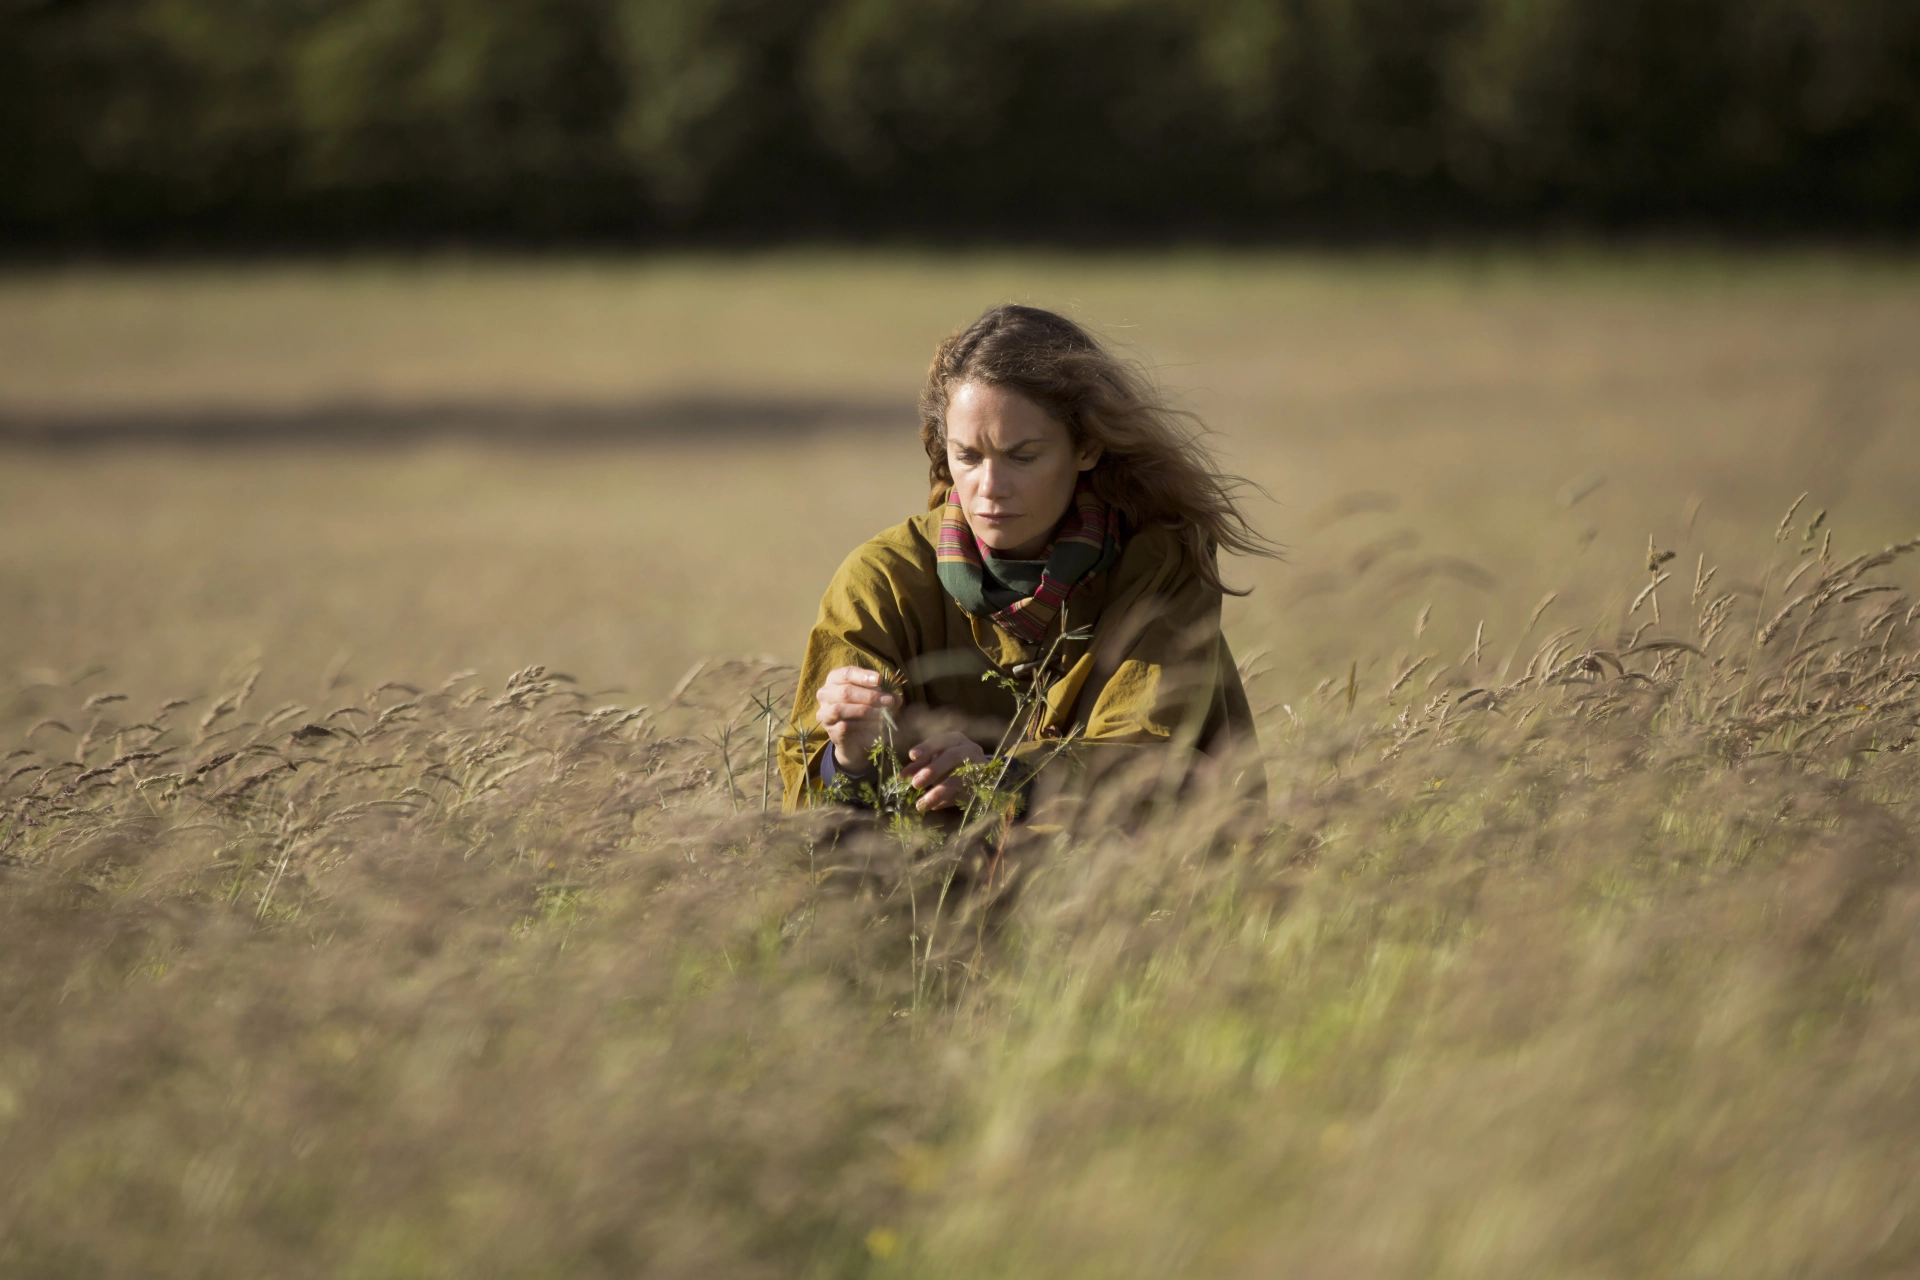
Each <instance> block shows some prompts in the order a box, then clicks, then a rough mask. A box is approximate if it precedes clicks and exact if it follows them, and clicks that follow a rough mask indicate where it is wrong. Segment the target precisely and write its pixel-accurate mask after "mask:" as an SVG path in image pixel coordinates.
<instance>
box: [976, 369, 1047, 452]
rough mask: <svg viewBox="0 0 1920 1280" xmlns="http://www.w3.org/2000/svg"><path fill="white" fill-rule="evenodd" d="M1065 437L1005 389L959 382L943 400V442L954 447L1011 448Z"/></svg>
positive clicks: (1042, 411)
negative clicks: (944, 436) (945, 420)
mask: <svg viewBox="0 0 1920 1280" xmlns="http://www.w3.org/2000/svg"><path fill="white" fill-rule="evenodd" d="M1067 438H1068V432H1067V428H1066V426H1065V425H1064V424H1062V423H1061V422H1059V421H1058V420H1057V419H1055V418H1052V417H1049V416H1048V415H1047V411H1046V410H1045V409H1042V408H1041V407H1040V406H1039V405H1037V404H1035V403H1034V402H1033V401H1031V400H1029V399H1027V397H1025V396H1023V395H1021V394H1020V393H1019V392H1018V391H1014V390H1012V389H1011V388H1008V387H997V386H990V385H988V384H986V383H982V382H963V383H961V384H960V385H959V386H958V387H955V388H954V390H953V394H952V395H951V396H950V397H948V400H947V439H948V440H949V441H951V442H952V443H954V444H964V445H969V446H971V447H974V448H985V447H991V448H995V449H1011V448H1014V447H1016V446H1018V445H1020V444H1023V443H1026V442H1029V441H1043V442H1044V441H1052V440H1064V439H1067Z"/></svg>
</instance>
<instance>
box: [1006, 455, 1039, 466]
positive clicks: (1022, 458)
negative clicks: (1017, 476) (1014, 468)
mask: <svg viewBox="0 0 1920 1280" xmlns="http://www.w3.org/2000/svg"><path fill="white" fill-rule="evenodd" d="M1007 456H1008V458H1009V459H1010V460H1011V461H1014V462H1017V463H1019V464H1020V465H1021V466H1023V467H1024V466H1026V465H1027V464H1028V463H1029V462H1032V461H1033V460H1034V458H1035V457H1036V456H1038V455H1036V454H1031V453H1014V454H1009V455H1007Z"/></svg>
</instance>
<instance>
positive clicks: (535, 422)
mask: <svg viewBox="0 0 1920 1280" xmlns="http://www.w3.org/2000/svg"><path fill="white" fill-rule="evenodd" d="M1009 297H1018V298H1022V299H1025V300H1030V301H1034V302H1038V303H1041V304H1044V305H1055V306H1060V307H1063V308H1066V309H1069V310H1072V311H1074V312H1075V313H1076V314H1078V315H1080V316H1081V317H1082V318H1084V319H1086V320H1088V321H1090V322H1092V323H1093V324H1095V325H1096V326H1097V327H1100V328H1101V329H1102V330H1103V331H1104V332H1106V333H1107V334H1108V335H1109V336H1111V337H1113V338H1115V339H1116V340H1118V341H1119V342H1120V343H1121V344H1122V345H1125V346H1127V347H1129V348H1130V349H1131V350H1132V351H1133V352H1134V353H1135V354H1137V355H1138V356H1140V357H1141V358H1142V359H1144V360H1146V361H1148V362H1150V363H1151V364H1152V365H1153V366H1154V367H1155V368H1156V369H1157V370H1158V372H1159V374H1160V376H1161V378H1162V379H1163V380H1164V381H1165V382H1166V383H1167V384H1168V385H1170V386H1172V387H1174V388H1176V389H1179V390H1180V391H1181V394H1182V396H1183V399H1184V402H1185V403H1187V404H1188V405H1189V406H1191V407H1193V408H1195V409H1196V410H1198V411H1199V412H1201V413H1202V415H1203V416H1204V417H1206V418H1207V420H1208V421H1209V422H1210V423H1212V424H1213V425H1214V426H1215V427H1216V428H1217V429H1218V431H1219V433H1220V434H1219V436H1218V441H1217V442H1218V445H1219V448H1220V451H1221V452H1222V453H1223V455H1225V456H1226V457H1227V459H1228V460H1229V462H1230V463H1231V464H1232V465H1233V466H1235V467H1236V468H1237V469H1239V470H1242V471H1244V472H1245V473H1246V474H1247V475H1248V476H1249V477H1251V478H1252V479H1254V480H1255V481H1257V482H1259V483H1260V484H1261V485H1263V486H1264V487H1265V489H1266V490H1267V492H1268V494H1269V495H1270V500H1269V499H1260V500H1259V501H1258V502H1257V503H1256V506H1255V509H1254V515H1255V517H1256V520H1257V521H1258V522H1259V523H1260V524H1261V525H1262V527H1264V528H1265V529H1267V530H1268V531H1269V532H1270V533H1272V534H1273V535H1274V536H1276V537H1277V538H1278V539H1280V540H1281V541H1282V542H1284V543H1286V544H1288V547H1289V555H1288V559H1287V560H1286V561H1285V562H1284V563H1280V564H1274V565H1267V564H1261V563H1244V564H1236V565H1232V566H1229V574H1228V576H1229V578H1230V579H1231V580H1233V581H1236V582H1239V583H1241V584H1243V585H1247V586H1250V587H1251V588H1252V589H1253V593H1252V595H1250V596H1249V597H1247V598H1246V599H1245V600H1243V601H1236V602H1233V603H1232V604H1231V606H1230V608H1229V611H1228V622H1227V626H1228V633H1229V638H1230V639H1231V640H1232V642H1233V644H1234V646H1235V649H1236V653H1237V654H1238V655H1239V656H1240V658H1241V661H1242V666H1243V669H1244V670H1245V672H1246V674H1247V676H1248V679H1249V687H1250V691H1251V693H1252V695H1253V698H1254V702H1255V707H1256V712H1257V714H1258V717H1259V720H1260V726H1261V733H1262V749H1263V760H1262V761H1261V765H1262V767H1264V769H1265V770H1266V772H1267V776H1268V779H1269V783H1270V789H1271V796H1272V799H1271V807H1270V812H1269V815H1268V817H1267V820H1266V821H1265V822H1264V823H1261V824H1259V825H1258V826H1257V827H1256V828H1255V829H1252V830H1249V829H1248V828H1247V827H1246V826H1245V824H1244V823H1243V822H1241V821H1239V819H1238V818H1236V817H1234V816H1233V815H1232V813H1231V811H1230V809H1229V808H1228V807H1227V806H1225V805H1223V804H1219V803H1216V802H1214V801H1213V800H1212V799H1211V798H1210V797H1209V796H1208V795H1205V794H1201V795H1196V796H1191V797H1187V798H1186V799H1184V800H1182V801H1179V802H1177V803H1176V802H1172V801H1169V802H1167V803H1165V804H1163V805H1162V806H1160V807H1159V808H1158V809H1156V810H1154V811H1153V812H1151V813H1150V814H1147V815H1145V816H1142V815H1141V814H1140V813H1138V812H1135V811H1131V810H1130V811H1128V813H1127V814H1126V816H1125V817H1124V818H1122V817H1116V816H1114V815H1113V814H1112V813H1110V812H1108V811H1105V810H1103V809H1101V808H1100V807H1099V806H1098V805H1097V804H1089V805H1088V806H1087V807H1085V808H1084V809H1081V810H1079V811H1076V812H1071V813H1068V814H1066V815H1064V816H1062V815H1050V816H1055V817H1062V820H1061V821H1058V822H1055V823H1049V824H1047V826H1046V827H1045V828H1044V829H1038V830H1025V831H1016V832H1015V833H1014V834H1013V835H1012V837H1011V839H1010V840H1009V841H1008V843H1007V845H1006V847H1005V852H1004V854H1003V855H1002V861H1001V862H1000V863H999V864H997V866H998V868H999V870H998V871H997V872H996V879H995V882H994V890H993V893H992V894H991V895H988V894H986V893H984V892H982V891H980V890H979V889H977V888H976V889H972V890H969V891H966V892H962V893H959V894H956V895H952V896H949V897H948V898H947V899H945V900H944V901H943V900H942V899H941V898H940V886H941V885H942V883H943V882H944V881H945V880H946V878H947V873H948V871H949V870H950V869H951V868H952V867H953V866H954V865H956V864H959V863H964V862H965V861H966V860H967V859H968V858H970V857H972V856H974V853H973V851H972V850H971V849H970V848H969V847H965V846H946V847H942V846H938V845H934V844H930V843H929V842H927V841H925V840H916V839H913V838H911V837H908V838H902V837H901V836H900V835H899V834H898V833H894V834H888V833H886V832H882V831H877V830H870V829H867V828H865V827H862V826H860V825H858V824H849V823H847V822H845V821H842V820H839V819H837V818H835V817H834V816H833V815H825V816H821V815H814V816H811V817H807V818H804V819H794V818H782V817H780V816H778V797H777V794H776V795H774V796H773V797H772V801H773V802H772V804H771V805H770V806H769V805H767V804H766V803H765V802H766V798H767V797H766V792H765V790H764V787H765V761H764V759H763V756H764V745H765V735H764V732H763V729H762V726H761V724H760V722H758V721H757V720H756V719H755V718H754V717H755V714H756V710H755V703H754V699H755V698H756V697H757V698H761V699H765V698H766V697H767V696H768V695H769V691H771V693H772V695H773V696H774V697H776V698H780V699H784V698H787V697H790V696H791V693H792V688H791V681H792V678H793V675H792V670H791V663H792V662H793V661H794V660H795V658H796V657H797V655H798V651H799V647H800V645H801V643H802V642H803V640H804V636H805V629H806V626H807V624H808V622H809V621H810V618H811V611H812V608H813V605H814V603H815V600H816V599H817V594H818V592H819V590H820V588H821V586H822V585H823V584H824V582H825V579H826V576H827V574H828V573H830V571H831V569H832V567H833V565H834V564H835V563H836V562H837V561H838V559H839V558H840V557H841V556H842V555H844V554H845V552H846V550H847V549H848V548H849V547H851V546H852V545H853V544H854V543H855V542H857V541H858V540H859V539H860V538H862V537H864V536H866V535H867V534H870V533H871V532H873V531H875V530H876V529H878V528H880V527H882V526H884V525H886V524H888V523H891V522H893V521H895V520H897V519H900V518H903V517H904V516H905V515H907V514H910V513H911V512H913V511H914V510H915V509H917V508H918V506H919V505H920V502H921V500H922V498H923V495H924V488H923V483H922V479H921V472H920V468H919V466H917V465H916V462H915V457H916V451H917V449H916V443H915V442H914V440H913V439H912V435H911V431H912V419H911V415H910V413H907V412H905V411H904V409H905V407H906V406H909V405H910V403H911V399H912V396H913V395H914V393H915V390H916V388H917V381H918V376H919V373H920V368H921V365H922V363H923V361H924V358H925V355H926V354H927V353H928V352H930V350H931V348H932V345H933V343H934V342H935V341H936V340H937V339H938V337H939V336H941V335H942V334H943V333H944V332H945V331H946V330H947V329H949V328H951V327H953V326H955V325H957V324H960V323H963V322H964V321H965V320H966V319H969V318H970V317H971V316H972V315H973V314H974V313H975V312H977V310H978V309H979V308H980V307H981V306H984V305H986V304H988V303H991V302H995V301H1001V300H1004V299H1006V298H1009ZM1916 338H1920V277H1916V276H1915V274H1914V272H1913V270H1912V268H1911V266H1910V265H1908V264H1906V263H1903V262H1879V261H1869V260H1865V259H1851V258H1836V259H1816V258H1799V259H1792V260H1779V259H1776V260H1741V259H1730V258H1715V257H1697V258H1681V257H1665V258H1590V259H1587V258H1582V259H1554V260H1521V259H1517V258H1497V259H1490V260H1485V261H1477V260H1468V259H1464V258H1450V259H1437V260H1432V261H1428V260H1399V261H1379V262H1371V261H1350V262H1323V261H1309V260H1298V259H1287V258H1261V257H1217V256H1207V255H1187V256H1175V257H1165V258H1155V259H1132V260H1129V259H1114V260H1107V259H1086V260H1075V259H1057V258H1054V259H1048V258H1035V259H1023V258H1017V257H1004V258H980V259H958V260H939V259H919V258H912V257H899V256H896V257H846V256H841V257H828V256H792V257H776V258H770V259H754V260H712V261H700V260H692V261H684V262H651V263H649V262H640V263H633V262H609V263H590V262H588V263H576V264H541V265H515V264H500V263H485V262H456V261H449V262H437V263H424V264H423V263H387V264H380V263H362V264H350V265H331V266H288V267H271V268H269V267H232V268H223V269H218V270H215V269H187V268H146V269H133V268H122V269H111V270H109V269H104V268H100V269H79V268H76V269H68V270H60V271H42V272H33V273H18V272H17V273H15V274H14V275H11V276H8V277H5V278H4V279H0V679H4V681H5V684H4V686H0V757H4V759H0V913H4V920H3V921H0V1274H4V1275H7V1276H9V1277H11V1276H15V1275H19V1276H61V1277H65V1276H89V1275H98V1276H118V1275H145V1274H154V1275H183V1276H185V1275H193V1276H226V1275H291V1276H303V1275H313V1276H379V1277H384V1276H393V1277H401V1276H409V1277H411V1276H420V1277H437V1276H448V1277H454V1276H460V1277H464V1276H477V1275H497V1276H529V1277H530V1276H569V1277H571V1276H599V1275H606V1276H626V1275H635V1274H644V1275H660V1276H673V1275H686V1276H695V1275H699V1276H709V1275H729V1276H732V1275H740V1276H755V1275H766V1276H787V1275H793V1276H839V1275H855V1274H858V1275H872V1276H928V1277H933V1276H953V1277H974V1276H1007V1277H1028V1276H1089V1277H1093V1276H1099V1277H1107V1276H1142V1277H1146V1276H1152V1277H1161V1276H1243V1275H1244V1276H1269V1275H1312V1276H1405V1275H1421V1276H1429V1275H1431V1276H1459V1277H1474V1278H1475V1280H1479V1278H1481V1277H1506V1276H1512V1277H1539V1276H1566V1277H1600V1276H1640V1275H1671V1276H1687V1275H1701V1276H1715V1277H1718V1276H1728V1275H1740V1276H1756V1277H1771V1276H1779V1277H1787V1276H1806V1275H1823V1276H1824V1275H1860V1276H1869V1275H1889V1276H1892V1275H1905V1274H1910V1273H1911V1272H1912V1271H1913V1270H1914V1269H1915V1267H1916V1266H1920V1140H1917V1139H1920V1092H1917V1091H1916V1089H1915V1087H1914V1082H1915V1079H1916V1073H1915V1067H1914V1064H1915V1063H1916V1062H1920V861H1916V856H1915V855H1916V853H1920V844H1917V841H1920V814H1916V811H1915V803H1916V801H1917V800H1920V773H1917V772H1916V759H1920V757H1917V756H1916V754H1915V747H1914V744H1915V741H1916V736H1917V735H1920V606H1916V603H1915V600H1916V593H1915V591H1914V585H1915V570H1914V566H1915V565H1916V563H1920V541H1916V535H1920V509H1917V508H1916V504H1915V502H1914V499H1913V494H1914V493H1916V492H1920V370H1916V368H1915V367H1913V363H1914V362H1912V361H1911V359H1910V354H1909V353H1910V352H1911V351H1912V350H1914V349H1916V344H1915V339H1916ZM209 424H212V425H211V426H209ZM774 785H775V786H777V781H776V782H775V783H774ZM962 883H964V882H962Z"/></svg>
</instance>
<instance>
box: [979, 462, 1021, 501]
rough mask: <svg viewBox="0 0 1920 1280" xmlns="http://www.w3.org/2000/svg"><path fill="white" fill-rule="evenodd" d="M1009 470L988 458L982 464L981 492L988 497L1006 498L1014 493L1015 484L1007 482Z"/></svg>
mask: <svg viewBox="0 0 1920 1280" xmlns="http://www.w3.org/2000/svg"><path fill="white" fill-rule="evenodd" d="M1008 479H1009V477H1008V475H1007V470H1006V468H1005V467H1003V466H1002V465H1001V464H999V463H998V462H995V461H993V460H992V459H988V460H987V461H985V462H983V463H981V464H980V493H981V495H982V496H984V497H988V498H1006V497H1011V496H1012V495H1013V486H1012V485H1011V484H1009V483H1007V481H1008Z"/></svg>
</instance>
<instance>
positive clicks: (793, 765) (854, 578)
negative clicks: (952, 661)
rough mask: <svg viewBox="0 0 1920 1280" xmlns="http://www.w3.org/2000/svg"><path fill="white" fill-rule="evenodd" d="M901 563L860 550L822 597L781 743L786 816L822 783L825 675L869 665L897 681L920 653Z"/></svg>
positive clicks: (886, 553)
mask: <svg viewBox="0 0 1920 1280" xmlns="http://www.w3.org/2000/svg"><path fill="white" fill-rule="evenodd" d="M898 558H900V557H899V554H898V552H896V551H893V550H892V549H890V548H888V547H885V546H882V545H878V544H876V543H868V544H866V545H865V546H862V547H860V548H858V549H857V550H855V551H854V553H853V554H852V555H850V556H848V557H847V559H846V560H845V562H843V563H842V564H841V566H840V568H839V570H838V571H837V572H836V573H835V574H834V575H833V581H832V582H831V583H829V584H828V586H827V592H826V595H824V596H823V597H821V600H820V613H819V616H818V617H817V618H816V619H815V621H814V624H813V630H812V631H811V632H809V633H808V635H807V651H806V656H805V657H804V658H803V659H802V660H801V663H800V682H799V685H798V687H796V688H795V690H794V696H793V711H792V713H791V715H790V716H789V718H788V722H787V728H786V732H785V733H784V734H783V735H782V736H781V739H780V782H781V786H782V788H783V792H784V797H785V799H784V806H785V808H786V810H787V811H788V812H792V811H793V810H795V809H800V808H804V807H806V806H807V804H809V803H810V801H811V798H812V796H813V793H814V790H815V788H816V787H817V786H818V785H819V782H820V758H821V756H822V755H823V754H824V753H825V751H826V747H827V735H826V732H825V730H823V729H821V727H820V722H819V720H818V719H817V718H816V716H815V710H816V708H817V706H818V703H817V701H816V698H815V695H816V694H818V693H819V692H820V686H821V685H823V684H825V683H826V680H827V674H828V673H829V672H831V671H833V670H834V669H835V668H837V667H865V668H866V669H868V670H869V671H879V672H882V673H885V674H892V675H895V676H897V675H899V674H900V672H901V671H902V670H903V669H904V668H905V666H906V659H907V658H908V657H909V656H910V655H911V654H913V653H914V652H916V651H917V639H918V637H917V636H916V634H915V632H916V631H917V630H918V627H917V625H916V622H915V619H914V618H913V617H912V616H911V613H912V611H911V609H910V608H909V607H908V602H907V601H905V600H903V599H902V598H901V595H900V592H899V590H898V587H897V585H896V584H897V583H898V582H899V581H901V580H902V577H903V575H902V573H900V572H899V570H900V569H902V568H903V567H904V566H900V565H895V564H894V563H893V561H894V560H895V559H898Z"/></svg>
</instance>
